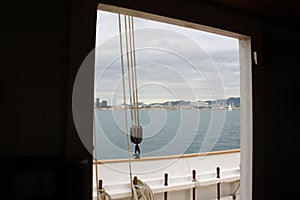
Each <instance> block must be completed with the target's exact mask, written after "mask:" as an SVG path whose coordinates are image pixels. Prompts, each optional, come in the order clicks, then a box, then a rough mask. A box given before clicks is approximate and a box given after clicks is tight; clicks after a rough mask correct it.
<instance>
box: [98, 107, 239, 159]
mask: <svg viewBox="0 0 300 200" xmlns="http://www.w3.org/2000/svg"><path fill="white" fill-rule="evenodd" d="M96 116H97V118H96V130H97V135H96V142H97V155H96V156H97V158H98V159H117V158H127V157H128V153H127V149H128V148H127V137H126V123H125V121H126V119H125V114H124V111H123V110H97V111H96ZM139 117H140V124H141V125H142V127H143V141H142V143H141V144H140V149H141V157H152V156H165V155H180V154H184V153H199V152H210V151H218V150H228V149H236V148H240V111H239V110H233V111H226V110H202V109H200V110H197V109H191V110H140V111H139ZM127 119H128V127H131V120H130V119H131V115H130V111H128V113H127ZM130 149H131V152H130V155H131V156H132V155H133V151H134V145H133V144H131V143H130Z"/></svg>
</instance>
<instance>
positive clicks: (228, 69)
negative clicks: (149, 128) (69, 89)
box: [95, 11, 240, 105]
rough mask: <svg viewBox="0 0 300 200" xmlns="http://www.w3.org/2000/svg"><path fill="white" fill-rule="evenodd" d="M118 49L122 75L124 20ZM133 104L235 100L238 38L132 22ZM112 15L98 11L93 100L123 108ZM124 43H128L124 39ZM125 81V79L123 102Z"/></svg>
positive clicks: (115, 25) (115, 22) (117, 39)
mask: <svg viewBox="0 0 300 200" xmlns="http://www.w3.org/2000/svg"><path fill="white" fill-rule="evenodd" d="M121 28H122V34H121V36H122V47H123V48H122V49H123V62H124V69H125V72H126V70H127V56H126V53H125V54H124V52H126V37H125V25H124V16H123V15H121ZM134 28H135V30H134V40H135V50H136V69H137V84H138V95H139V102H144V103H147V104H149V103H154V102H166V101H176V100H186V101H199V100H200V101H205V100H214V99H222V98H229V97H239V96H240V74H239V73H240V70H239V54H238V52H239V49H238V39H235V38H230V37H226V36H221V35H216V34H212V33H208V32H203V31H199V30H195V29H190V28H185V27H180V26H176V25H171V24H166V23H161V22H156V21H152V20H146V19H141V18H136V17H134ZM119 36H120V35H119V23H118V14H115V13H109V12H105V11H98V17H97V32H96V49H95V51H96V66H95V97H98V98H99V99H100V101H101V100H107V101H108V104H109V105H117V104H121V103H123V90H122V88H123V85H122V64H121V53H120V52H121V51H120V50H121V48H120V37H119ZM128 40H129V38H128ZM127 80H128V76H127V73H126V74H125V83H126V87H125V88H126V90H125V91H126V92H125V94H126V97H127V99H128V96H129V94H128V91H129V87H128V81H127Z"/></svg>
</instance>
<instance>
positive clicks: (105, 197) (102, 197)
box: [97, 188, 111, 200]
mask: <svg viewBox="0 0 300 200" xmlns="http://www.w3.org/2000/svg"><path fill="white" fill-rule="evenodd" d="M97 200H111V197H110V195H109V194H108V193H107V192H106V191H105V190H104V188H101V189H100V188H98V194H97Z"/></svg>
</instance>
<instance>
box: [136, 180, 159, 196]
mask: <svg viewBox="0 0 300 200" xmlns="http://www.w3.org/2000/svg"><path fill="white" fill-rule="evenodd" d="M133 197H134V200H137V199H144V200H154V194H153V192H152V189H151V188H150V187H149V185H147V184H146V183H144V182H143V181H141V180H139V179H137V178H136V177H135V179H134V187H133Z"/></svg>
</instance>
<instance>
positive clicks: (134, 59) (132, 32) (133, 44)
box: [131, 16, 140, 126]
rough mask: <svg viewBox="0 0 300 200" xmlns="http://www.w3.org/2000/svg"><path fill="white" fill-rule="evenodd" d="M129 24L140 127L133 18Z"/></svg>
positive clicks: (138, 115) (138, 114)
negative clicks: (130, 25) (130, 24)
mask: <svg viewBox="0 0 300 200" xmlns="http://www.w3.org/2000/svg"><path fill="white" fill-rule="evenodd" d="M131 23H132V27H131V28H132V31H131V34H132V46H133V66H134V73H135V85H136V91H135V95H136V102H137V111H136V112H137V121H138V126H140V113H139V99H138V87H137V85H138V84H137V75H136V56H135V40H134V23H133V16H131Z"/></svg>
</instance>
